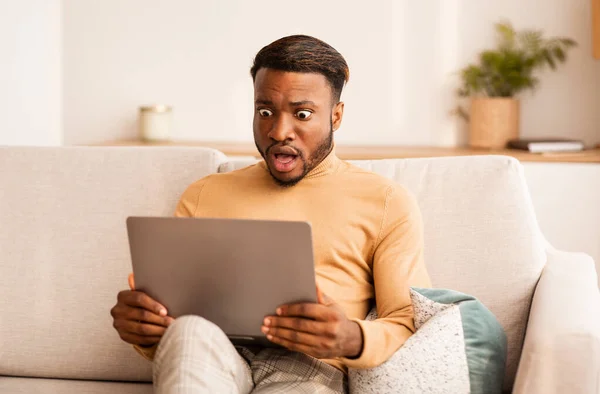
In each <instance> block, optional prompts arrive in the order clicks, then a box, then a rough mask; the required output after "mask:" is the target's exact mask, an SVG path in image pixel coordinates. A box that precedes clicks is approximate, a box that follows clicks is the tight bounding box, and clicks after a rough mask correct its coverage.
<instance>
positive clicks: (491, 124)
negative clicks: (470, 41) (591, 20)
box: [458, 23, 576, 149]
mask: <svg viewBox="0 0 600 394" xmlns="http://www.w3.org/2000/svg"><path fill="white" fill-rule="evenodd" d="M496 32H497V34H498V44H497V48H496V49H495V50H486V51H483V52H481V53H480V54H479V59H478V62H477V63H475V64H470V65H468V66H466V67H465V68H463V69H462V70H461V71H460V76H461V79H462V87H461V88H460V89H459V91H458V94H459V95H460V96H462V97H471V110H470V115H467V114H466V112H465V111H464V110H462V109H460V108H459V114H460V115H462V116H463V117H465V118H467V119H468V120H469V145H470V146H472V147H476V148H488V149H501V148H504V147H505V146H506V144H507V142H508V141H509V140H511V139H516V138H518V136H519V101H518V99H516V96H517V95H518V94H519V93H521V92H523V91H525V90H528V89H534V88H535V87H536V86H537V85H538V84H539V79H538V78H537V77H536V76H535V74H536V72H537V71H539V70H541V69H543V68H544V67H546V66H549V67H550V68H551V69H553V70H555V69H556V68H557V65H558V64H559V63H564V62H565V60H566V59H567V51H568V50H569V48H571V47H574V46H576V43H575V41H573V40H572V39H570V38H564V37H551V38H544V37H543V34H542V32H541V31H538V30H523V31H519V32H517V31H515V29H514V28H513V26H512V25H511V24H510V23H497V24H496Z"/></svg>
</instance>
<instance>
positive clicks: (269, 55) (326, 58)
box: [250, 35, 350, 104]
mask: <svg viewBox="0 0 600 394" xmlns="http://www.w3.org/2000/svg"><path fill="white" fill-rule="evenodd" d="M261 68H270V69H273V70H279V71H289V72H300V73H313V74H321V75H323V76H324V77H325V78H326V79H327V82H329V85H330V87H331V92H332V97H333V101H334V102H333V103H332V104H337V103H338V102H339V101H340V97H341V95H342V89H343V88H344V84H345V83H346V82H348V79H349V78H350V70H349V69H348V64H347V63H346V60H344V57H343V56H342V55H341V54H340V53H339V52H338V51H336V50H335V49H334V48H333V47H332V46H331V45H329V44H327V43H325V42H323V41H321V40H319V39H317V38H314V37H310V36H305V35H294V36H288V37H283V38H280V39H279V40H277V41H274V42H272V43H271V44H269V45H267V46H266V47H264V48H262V49H261V50H260V51H259V52H258V53H257V54H256V57H255V58H254V64H253V65H252V68H251V69H250V74H251V75H252V81H255V80H256V73H257V72H258V70H260V69H261Z"/></svg>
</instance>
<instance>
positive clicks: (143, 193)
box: [0, 147, 224, 392]
mask: <svg viewBox="0 0 600 394" xmlns="http://www.w3.org/2000/svg"><path fill="white" fill-rule="evenodd" d="M223 159H224V156H223V155H222V154H221V153H220V152H217V151H214V150H209V149H199V148H83V147H81V148H0V168H1V169H2V170H1V171H0V223H2V225H1V226H0V314H1V316H2V317H1V318H0V349H2V350H1V351H0V375H11V376H35V377H53V378H66V379H69V378H77V379H106V380H126V381H127V380H133V381H150V380H151V364H150V363H149V362H147V361H146V360H144V359H142V357H140V356H139V355H138V354H137V353H136V352H135V351H134V350H133V348H132V347H131V346H129V345H127V344H125V343H124V342H122V341H121V339H120V338H119V336H118V335H117V333H116V331H115V330H114V329H113V327H112V318H111V316H110V313H109V312H110V309H111V307H112V306H113V305H114V304H115V302H116V296H117V293H118V291H120V290H123V289H127V288H128V287H127V275H128V274H129V273H130V272H131V259H130V256H129V246H128V242H127V231H126V228H125V219H126V218H127V216H130V215H136V216H144V215H157V216H171V215H172V214H173V212H174V209H175V205H176V203H177V201H178V199H179V197H180V195H181V194H182V193H183V191H184V190H185V189H186V188H187V187H188V186H189V185H190V184H191V183H192V182H194V181H196V180H197V179H199V178H201V177H203V176H205V175H208V174H210V173H213V172H215V171H216V170H217V168H218V165H219V163H220V162H221V161H222V160H223ZM73 392H76V390H75V391H73Z"/></svg>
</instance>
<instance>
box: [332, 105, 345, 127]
mask: <svg viewBox="0 0 600 394" xmlns="http://www.w3.org/2000/svg"><path fill="white" fill-rule="evenodd" d="M343 117H344V103H343V102H341V101H340V102H339V103H337V104H336V105H335V106H334V107H333V111H331V124H332V125H333V131H336V130H337V129H339V128H340V126H341V125H342V118H343Z"/></svg>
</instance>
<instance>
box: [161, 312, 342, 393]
mask: <svg viewBox="0 0 600 394" xmlns="http://www.w3.org/2000/svg"><path fill="white" fill-rule="evenodd" d="M153 381H154V389H155V393H158V394H163V393H167V394H188V393H217V394H221V393H223V394H226V393H236V394H237V393H239V394H246V393H254V394H273V393H306V394H309V393H310V394H313V393H319V394H338V393H347V392H348V381H347V378H346V376H345V375H344V373H343V372H342V371H340V370H338V369H337V368H335V367H332V366H331V365H329V364H326V363H324V362H322V361H319V360H317V359H315V358H313V357H310V356H307V355H305V354H302V353H297V352H291V351H288V350H285V349H271V348H265V349H261V350H259V351H257V352H253V351H251V350H250V349H246V348H239V349H236V348H235V347H234V346H233V345H232V343H231V342H230V341H229V339H228V338H227V336H226V335H225V333H224V332H223V331H222V330H221V329H220V328H219V327H217V326H216V325H215V324H213V323H211V322H210V321H208V320H206V319H203V318H201V317H198V316H184V317H181V318H178V319H176V320H175V322H174V323H173V324H171V326H170V327H169V328H168V329H167V331H166V333H165V335H164V336H163V338H162V339H161V341H160V344H159V346H158V349H157V351H156V355H155V357H154V370H153Z"/></svg>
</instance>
